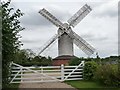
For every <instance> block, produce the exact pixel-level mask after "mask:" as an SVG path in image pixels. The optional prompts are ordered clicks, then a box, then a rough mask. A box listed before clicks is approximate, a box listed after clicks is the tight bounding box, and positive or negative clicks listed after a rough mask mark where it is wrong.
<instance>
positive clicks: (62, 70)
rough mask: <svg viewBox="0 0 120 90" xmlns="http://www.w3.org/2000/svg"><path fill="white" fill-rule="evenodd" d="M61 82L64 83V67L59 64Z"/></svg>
mask: <svg viewBox="0 0 120 90" xmlns="http://www.w3.org/2000/svg"><path fill="white" fill-rule="evenodd" d="M61 80H62V81H64V65H63V64H61Z"/></svg>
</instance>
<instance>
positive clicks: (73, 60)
mask: <svg viewBox="0 0 120 90" xmlns="http://www.w3.org/2000/svg"><path fill="white" fill-rule="evenodd" d="M81 61H82V60H81V59H80V58H77V57H76V58H73V59H71V60H70V61H69V65H79V64H80V63H81Z"/></svg>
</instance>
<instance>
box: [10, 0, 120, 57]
mask: <svg viewBox="0 0 120 90" xmlns="http://www.w3.org/2000/svg"><path fill="white" fill-rule="evenodd" d="M50 1H51V0H45V1H42V2H41V1H40V0H39V1H36V0H29V1H28V0H26V1H25V0H20V1H17V0H13V1H12V3H11V6H12V7H14V8H15V9H17V8H19V9H20V10H21V11H22V12H24V13H25V15H24V16H23V17H22V18H21V19H20V21H21V25H22V27H24V28H25V30H23V31H21V33H20V35H21V36H22V38H21V41H22V43H23V44H24V45H23V46H22V47H21V49H31V50H33V51H34V52H36V53H38V52H39V50H40V47H42V46H43V45H44V43H46V42H47V41H48V40H49V39H50V38H51V37H52V36H53V35H54V34H56V33H57V30H58V28H57V27H56V26H55V25H53V24H52V23H51V22H49V21H48V20H46V19H45V18H44V17H42V16H41V15H40V14H39V13H38V11H39V10H40V9H42V8H46V9H47V10H48V11H49V12H51V13H52V14H53V15H54V16H56V17H57V18H58V19H59V20H60V21H62V22H64V23H65V22H66V21H67V20H68V19H69V18H70V17H71V16H72V15H73V14H74V13H76V12H77V11H78V10H79V9H80V8H81V7H82V6H83V5H84V4H86V3H87V4H88V5H90V6H91V8H92V11H91V12H90V13H89V14H88V15H87V16H86V17H85V18H84V19H83V20H82V21H81V22H80V23H79V24H78V25H77V26H75V28H73V30H74V31H75V32H76V33H77V34H78V35H80V36H81V37H82V38H83V39H85V40H86V41H87V42H88V43H89V44H91V45H92V46H93V47H94V48H95V49H96V50H97V51H98V53H99V55H100V56H101V57H106V56H110V55H118V0H106V2H104V1H103V0H98V1H97V2H95V1H94V2H93V0H91V1H92V2H90V0H89V2H88V0H85V1H82V0H81V1H80V0H77V1H75V0H71V1H68V0H66V1H60V0H59V1H57V2H56V1H55V0H52V1H51V2H50ZM74 54H75V56H78V57H87V55H86V54H84V52H82V51H81V50H80V49H79V48H77V47H76V46H74ZM42 55H47V56H52V57H56V56H57V55H58V50H57V40H56V42H54V43H53V44H52V45H51V46H50V47H49V48H48V49H46V50H45V51H44V52H43V53H42ZM92 56H93V57H94V55H92Z"/></svg>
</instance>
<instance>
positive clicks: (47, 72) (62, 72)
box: [10, 61, 84, 83]
mask: <svg viewBox="0 0 120 90" xmlns="http://www.w3.org/2000/svg"><path fill="white" fill-rule="evenodd" d="M83 67H84V61H82V62H81V63H80V64H79V65H78V66H64V65H63V64H62V65H61V66H46V67H23V66H21V65H18V64H16V63H13V62H12V63H11V69H12V70H11V82H10V83H40V82H61V81H65V80H81V79H83Z"/></svg>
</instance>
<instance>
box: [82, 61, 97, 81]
mask: <svg viewBox="0 0 120 90" xmlns="http://www.w3.org/2000/svg"><path fill="white" fill-rule="evenodd" d="M97 67H98V64H97V63H96V62H94V61H88V62H86V63H85V66H84V73H83V75H84V76H83V77H84V79H85V80H92V79H93V76H94V74H95V71H96V70H97Z"/></svg>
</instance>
